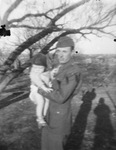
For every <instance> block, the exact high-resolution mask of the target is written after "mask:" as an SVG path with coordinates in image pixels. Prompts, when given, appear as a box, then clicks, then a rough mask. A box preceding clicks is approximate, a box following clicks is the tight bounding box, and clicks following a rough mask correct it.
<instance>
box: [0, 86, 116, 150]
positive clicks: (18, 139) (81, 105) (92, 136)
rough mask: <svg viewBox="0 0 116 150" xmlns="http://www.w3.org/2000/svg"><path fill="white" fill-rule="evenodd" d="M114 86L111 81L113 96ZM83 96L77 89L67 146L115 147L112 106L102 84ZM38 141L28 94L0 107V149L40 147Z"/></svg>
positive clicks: (110, 149) (71, 149)
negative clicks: (91, 93)
mask: <svg viewBox="0 0 116 150" xmlns="http://www.w3.org/2000/svg"><path fill="white" fill-rule="evenodd" d="M113 89H114V88H113V85H111V86H110V88H109V92H110V94H111V96H112V97H113V99H114V95H113V93H111V92H112V91H113ZM95 94H96V95H95ZM82 97H83V96H82V92H81V91H80V92H79V93H78V95H76V96H75V97H74V98H73V101H72V113H73V127H72V132H71V135H70V137H69V140H68V143H67V150H77V149H78V150H115V149H116V114H115V107H114V105H113V103H112V102H111V100H110V98H109V97H108V95H107V94H106V92H105V90H104V88H103V87H98V88H95V92H94V95H93V98H91V99H90V98H89V99H86V98H85V100H82ZM100 98H103V99H104V100H103V99H102V103H99V100H100ZM100 104H101V105H100ZM40 143H41V129H38V126H37V123H36V116H35V105H34V104H33V103H32V102H31V101H30V100H29V99H28V98H27V99H25V100H23V101H20V102H16V103H14V104H12V105H9V106H7V107H5V108H3V109H1V110H0V150H27V149H28V150H40Z"/></svg>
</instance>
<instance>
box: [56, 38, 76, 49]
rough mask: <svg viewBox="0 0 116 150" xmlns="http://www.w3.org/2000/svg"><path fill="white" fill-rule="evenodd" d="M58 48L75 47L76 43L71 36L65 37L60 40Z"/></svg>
mask: <svg viewBox="0 0 116 150" xmlns="http://www.w3.org/2000/svg"><path fill="white" fill-rule="evenodd" d="M56 47H57V48H58V47H74V41H73V40H72V39H71V38H70V37H69V36H63V37H61V38H60V39H59V40H58V43H57V45H56Z"/></svg>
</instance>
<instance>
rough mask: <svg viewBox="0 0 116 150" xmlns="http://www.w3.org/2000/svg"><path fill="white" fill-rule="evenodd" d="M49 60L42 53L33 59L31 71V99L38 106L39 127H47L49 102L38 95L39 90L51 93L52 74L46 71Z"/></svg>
mask: <svg viewBox="0 0 116 150" xmlns="http://www.w3.org/2000/svg"><path fill="white" fill-rule="evenodd" d="M46 68H47V59H46V56H45V55H43V54H42V53H39V54H38V55H36V57H34V58H33V59H32V67H31V70H30V75H29V76H30V80H31V85H30V95H29V97H30V99H31V101H33V102H34V103H35V104H36V116H37V122H38V125H39V127H42V126H46V122H45V120H44V117H45V116H46V113H47V110H48V107H49V100H48V99H47V98H45V97H43V96H42V95H40V94H39V93H38V88H41V89H43V90H44V91H46V92H51V91H52V90H53V89H52V84H51V73H50V71H47V70H46Z"/></svg>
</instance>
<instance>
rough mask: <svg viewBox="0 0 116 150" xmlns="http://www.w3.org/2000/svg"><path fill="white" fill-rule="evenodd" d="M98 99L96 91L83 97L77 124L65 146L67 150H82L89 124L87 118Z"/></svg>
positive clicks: (74, 125)
mask: <svg viewBox="0 0 116 150" xmlns="http://www.w3.org/2000/svg"><path fill="white" fill-rule="evenodd" d="M95 97H96V92H95V89H94V88H93V89H92V91H87V92H86V93H85V94H84V95H83V97H82V101H83V103H82V104H81V106H80V109H79V112H78V114H77V116H76V118H75V122H74V124H73V126H72V129H71V133H70V135H69V137H68V140H67V142H66V145H65V148H64V149H65V150H77V149H79V148H80V146H81V143H82V140H83V137H84V132H85V129H86V124H87V117H88V114H89V112H90V110H91V106H92V101H93V100H94V99H95Z"/></svg>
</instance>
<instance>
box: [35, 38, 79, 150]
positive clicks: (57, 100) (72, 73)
mask: <svg viewBox="0 0 116 150" xmlns="http://www.w3.org/2000/svg"><path fill="white" fill-rule="evenodd" d="M56 47H57V51H56V54H57V57H58V60H59V66H58V68H59V70H58V72H57V73H56V75H55V79H54V80H53V82H52V86H53V91H52V92H50V93H46V92H45V91H43V90H42V89H39V90H38V92H39V93H40V94H41V95H43V96H44V97H46V98H48V99H49V100H50V103H49V108H48V112H47V117H46V121H47V124H48V125H47V126H46V127H44V128H43V129H42V141H41V143H42V144H41V149H42V150H63V149H64V146H65V143H66V139H67V137H68V135H69V134H70V130H71V123H72V120H71V100H72V98H73V96H74V94H75V90H76V89H77V88H78V85H80V69H79V68H78V66H77V64H76V63H75V62H74V61H73V58H72V53H73V49H74V42H73V40H72V39H71V38H70V37H68V36H65V37H61V38H60V39H59V41H58V43H57V45H56Z"/></svg>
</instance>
